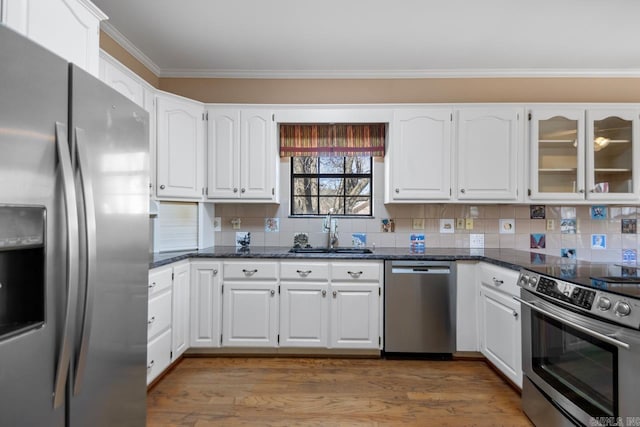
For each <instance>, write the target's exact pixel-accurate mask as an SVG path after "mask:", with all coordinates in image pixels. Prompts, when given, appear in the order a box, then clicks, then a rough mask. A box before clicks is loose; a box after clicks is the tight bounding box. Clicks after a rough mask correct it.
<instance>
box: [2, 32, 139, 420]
mask: <svg viewBox="0 0 640 427" xmlns="http://www.w3.org/2000/svg"><path fill="white" fill-rule="evenodd" d="M147 174H148V114H147V113H146V112H145V111H144V110H143V109H141V108H139V107H138V106H137V105H135V104H134V103H132V102H130V101H129V100H128V99H126V98H125V97H123V96H122V95H120V94H119V93H117V92H115V91H114V90H112V89H111V88H109V87H108V86H106V85H105V84H103V83H102V82H100V81H99V80H97V79H96V78H94V77H93V76H91V75H89V74H88V73H86V72H84V71H83V70H81V69H79V68H77V67H75V66H73V65H71V64H68V63H67V62H66V61H64V60H63V59H61V58H59V57H57V56H56V55H54V54H52V53H50V52H49V51H47V50H46V49H44V48H42V47H40V46H38V45H36V44H34V43H33V42H31V41H29V40H27V39H26V38H24V37H22V36H20V35H18V34H17V33H15V32H13V31H12V30H10V29H7V28H6V27H4V26H2V25H0V426H12V427H15V426H29V427H31V426H47V427H51V426H53V427H58V426H71V427H80V426H143V425H144V424H145V413H146V405H145V399H146V341H147V339H146V325H147V322H146V319H147V274H148V270H147V268H148V238H149V237H148V225H147V222H148V190H147V184H146V183H147V182H148V178H147Z"/></svg>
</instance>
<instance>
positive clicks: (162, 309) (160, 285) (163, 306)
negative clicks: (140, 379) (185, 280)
mask: <svg viewBox="0 0 640 427" xmlns="http://www.w3.org/2000/svg"><path fill="white" fill-rule="evenodd" d="M172 274H173V269H172V268H171V267H160V268H156V269H154V270H151V271H150V272H149V283H148V289H149V309H148V314H147V316H148V317H147V384H150V383H151V382H152V381H153V380H154V379H156V377H157V376H158V375H159V374H160V373H161V372H162V371H164V370H165V369H166V368H167V367H168V366H169V364H170V363H171V338H172V332H171V304H172V293H173V290H172Z"/></svg>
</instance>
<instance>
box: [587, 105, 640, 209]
mask: <svg viewBox="0 0 640 427" xmlns="http://www.w3.org/2000/svg"><path fill="white" fill-rule="evenodd" d="M638 136H639V135H638V110H635V109H633V110H632V109H628V110H624V109H620V110H614V109H606V110H604V109H603V110H595V109H593V110H587V147H586V150H587V198H588V199H590V200H603V201H625V200H633V201H637V200H638V195H639V193H638V189H639V188H640V187H639V186H638V162H639V160H640V157H639V154H638V153H639V152H640V149H639V148H638V147H637V144H638ZM634 144H635V145H636V147H634Z"/></svg>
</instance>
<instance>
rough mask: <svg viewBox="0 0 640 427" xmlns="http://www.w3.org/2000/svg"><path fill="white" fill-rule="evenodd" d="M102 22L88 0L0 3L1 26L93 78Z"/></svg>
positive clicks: (8, 1) (12, 1)
mask: <svg viewBox="0 0 640 427" xmlns="http://www.w3.org/2000/svg"><path fill="white" fill-rule="evenodd" d="M104 19H107V16H106V15H105V14H104V13H102V11H100V9H98V8H97V7H96V6H95V5H94V4H93V3H91V2H90V1H89V0H2V21H3V23H4V24H5V25H7V26H8V27H9V28H13V29H14V30H16V31H17V32H19V33H21V34H23V35H25V36H26V37H28V38H30V39H31V40H33V41H35V42H36V43H39V44H41V45H42V46H44V47H46V48H47V49H49V50H51V51H52V52H54V53H56V54H58V55H60V56H61V57H63V58H65V59H66V60H67V61H69V62H73V63H74V64H76V65H77V66H79V67H81V68H83V69H85V70H86V71H88V72H89V73H91V74H93V75H94V76H96V77H97V76H98V74H99V45H100V21H102V20H104Z"/></svg>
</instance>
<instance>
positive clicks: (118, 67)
mask: <svg viewBox="0 0 640 427" xmlns="http://www.w3.org/2000/svg"><path fill="white" fill-rule="evenodd" d="M100 79H101V80H102V81H103V82H105V83H106V84H108V85H109V86H110V87H112V88H113V89H115V90H117V91H118V92H120V93H121V94H123V95H124V96H126V97H127V98H129V99H130V100H132V101H133V102H135V103H136V104H138V105H140V106H141V107H144V106H145V105H144V86H143V84H142V82H141V81H140V78H139V77H138V76H136V75H135V74H134V73H132V72H131V71H129V70H127V69H126V67H124V66H123V65H122V64H120V63H118V62H117V61H116V60H115V59H112V58H111V57H108V56H107V54H105V53H104V52H100Z"/></svg>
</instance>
